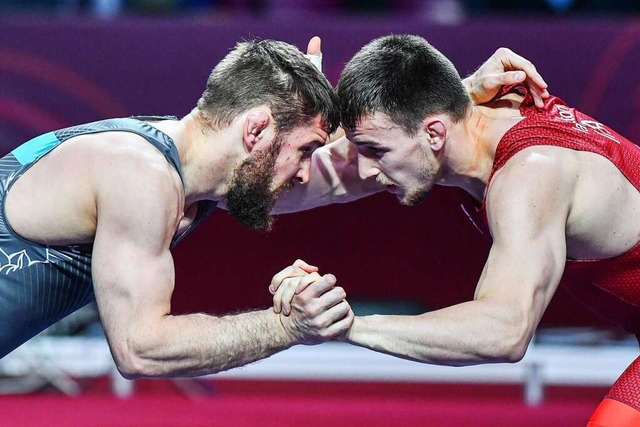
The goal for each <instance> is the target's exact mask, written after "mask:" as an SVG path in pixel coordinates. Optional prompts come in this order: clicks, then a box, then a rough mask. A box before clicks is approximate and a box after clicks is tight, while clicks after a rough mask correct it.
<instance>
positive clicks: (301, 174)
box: [295, 161, 311, 184]
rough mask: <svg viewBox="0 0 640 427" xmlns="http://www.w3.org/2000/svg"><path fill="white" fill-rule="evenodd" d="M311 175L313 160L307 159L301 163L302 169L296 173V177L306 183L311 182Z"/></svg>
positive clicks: (300, 181)
mask: <svg viewBox="0 0 640 427" xmlns="http://www.w3.org/2000/svg"><path fill="white" fill-rule="evenodd" d="M310 175H311V162H310V161H306V162H303V163H302V164H301V165H300V169H298V173H296V176H295V178H296V179H297V180H298V182H299V183H300V184H306V183H307V182H309V176H310Z"/></svg>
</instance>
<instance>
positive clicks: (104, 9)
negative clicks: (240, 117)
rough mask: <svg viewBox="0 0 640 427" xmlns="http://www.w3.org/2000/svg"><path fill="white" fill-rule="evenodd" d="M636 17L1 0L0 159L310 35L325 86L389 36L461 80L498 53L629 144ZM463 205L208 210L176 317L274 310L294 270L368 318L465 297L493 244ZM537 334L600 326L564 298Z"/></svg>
mask: <svg viewBox="0 0 640 427" xmlns="http://www.w3.org/2000/svg"><path fill="white" fill-rule="evenodd" d="M639 12H640V3H639V2H636V1H631V0H629V1H608V2H605V1H604V0H538V1H535V0H528V1H521V2H513V1H502V0H469V1H455V0H427V1H417V0H402V1H391V0H387V1H385V0H372V1H365V0H326V1H321V0H309V1H304V2H303V1H295V0H228V1H224V0H219V1H215V0H155V1H154V0H113V1H108V0H93V1H89V0H59V1H51V0H34V1H28V2H27V1H19V0H2V1H1V2H0V152H1V153H0V154H4V153H6V152H8V151H10V150H11V149H12V148H14V147H16V146H17V145H19V144H21V143H23V142H25V141H26V140H28V139H30V138H32V137H34V136H36V135H38V134H40V133H43V132H46V131H49V130H53V129H57V128H61V127H66V126H70V125H73V124H78V123H82V122H88V121H94V120H99V119H104V118H108V117H117V116H128V115H135V114H143V115H148V114H173V115H177V116H182V115H184V114H186V113H188V112H189V110H190V109H191V108H192V107H193V106H194V105H195V102H196V100H197V99H198V97H199V96H200V94H201V92H202V90H203V89H204V83H205V80H206V78H207V76H208V73H209V72H210V70H211V68H212V67H213V66H214V65H215V64H216V63H217V62H218V61H219V60H220V59H221V58H222V57H223V56H224V55H225V53H226V52H227V51H228V50H229V49H230V48H232V47H233V46H234V44H235V43H236V42H238V41H239V40H242V39H246V38H252V37H260V38H274V39H280V40H284V41H287V42H290V43H293V44H296V45H297V46H299V47H300V48H301V49H304V48H305V46H306V43H307V41H308V40H309V39H310V38H311V37H312V36H314V35H319V36H321V37H322V40H323V51H324V67H325V71H326V73H327V75H328V77H329V79H330V80H331V81H332V82H333V83H336V82H337V79H338V76H339V73H340V70H341V68H342V66H343V64H344V63H345V62H346V61H348V59H349V58H350V57H351V56H352V55H353V54H354V53H355V52H356V51H357V50H358V49H359V48H360V47H361V46H362V45H364V44H365V43H367V42H368V41H370V40H371V39H372V38H374V37H377V36H381V35H385V34H389V33H396V34H398V33H413V34H419V35H422V36H424V37H426V38H427V39H428V40H429V41H430V42H431V43H433V44H434V45H435V46H436V47H438V48H439V49H440V50H441V51H442V52H443V53H444V54H446V55H447V56H448V57H449V58H451V60H452V61H453V62H454V63H455V64H456V66H457V67H458V69H459V71H460V73H461V74H462V75H467V74H469V73H470V72H472V71H473V70H474V69H475V68H476V67H477V66H479V64H480V63H481V62H483V61H484V60H485V59H486V58H488V57H489V56H490V55H491V54H492V53H493V52H494V51H495V49H496V48H498V47H500V46H507V47H510V48H512V49H513V50H515V51H516V52H518V53H520V54H521V55H523V56H525V57H527V58H528V59H530V60H531V61H532V62H533V63H534V64H536V66H537V67H538V69H539V70H540V71H541V73H542V74H543V76H544V77H545V79H546V81H547V82H548V83H549V84H550V91H551V92H552V93H553V94H556V95H558V96H560V97H561V98H563V99H564V100H565V101H567V102H568V103H569V104H570V105H572V106H574V107H576V108H578V109H580V110H582V111H584V112H586V113H587V114H589V115H592V116H594V117H595V118H597V119H598V120H600V121H602V122H604V123H607V124H609V125H611V126H613V127H614V128H615V129H616V130H618V131H619V132H620V133H622V134H623V135H625V136H627V137H628V138H630V139H631V140H632V141H635V142H638V141H640V79H639V76H640V21H639V20H638V16H639V15H638V13H639ZM150 191H153V189H150ZM465 200H466V196H465V195H464V194H463V193H462V192H459V191H457V190H453V189H436V190H435V191H434V192H433V195H432V196H431V197H430V198H429V199H428V200H427V201H426V202H425V203H424V204H423V205H422V206H420V207H416V208H406V207H402V206H400V205H399V204H398V203H397V202H396V200H395V197H394V196H392V195H388V194H379V195H376V196H374V197H370V198H368V199H365V200H361V201H359V202H356V203H352V204H349V205H340V206H330V207H325V208H320V209H316V210H314V211H310V212H304V213H299V214H293V215H285V216H281V217H280V218H279V219H278V221H277V223H276V227H275V230H274V231H273V232H272V233H270V234H266V235H265V234H257V233H255V232H252V231H249V230H246V229H244V228H243V227H242V226H240V225H239V224H237V223H236V222H235V221H234V220H232V219H231V218H229V217H228V216H227V214H226V213H225V212H223V211H217V212H215V213H214V214H213V215H212V217H211V218H210V219H209V220H208V221H207V222H206V223H205V224H204V225H202V226H201V227H200V229H199V230H197V231H196V232H194V233H193V234H192V235H191V236H190V237H188V238H187V239H186V240H185V241H184V242H183V243H182V244H181V246H180V247H179V248H178V249H177V250H176V251H175V259H176V265H177V268H176V274H177V279H176V290H175V293H174V301H173V309H174V311H175V312H176V313H180V312H190V311H206V312H210V313H225V312H230V311H238V310H245V309H249V308H256V307H265V306H269V305H270V294H269V293H268V291H267V286H268V284H269V281H270V279H271V277H272V275H273V274H275V273H276V272H278V271H279V270H280V269H282V268H284V267H285V266H287V265H289V264H291V263H292V262H293V261H294V260H295V259H296V258H303V259H305V260H307V261H308V262H310V263H314V264H316V265H318V266H319V267H320V268H321V271H322V272H331V273H334V274H335V275H336V276H337V277H338V280H339V283H340V284H341V285H342V286H343V287H344V288H345V289H346V290H347V293H348V296H349V298H350V300H351V301H352V302H353V304H354V305H355V306H356V308H357V309H359V310H363V311H364V310H368V309H370V308H371V307H372V304H371V303H373V306H374V307H377V309H378V310H383V311H394V310H395V311H397V312H414V311H418V310H422V309H433V308H438V307H442V306H445V305H450V304H453V303H457V302H461V301H464V300H468V299H471V298H472V296H473V290H474V287H475V284H476V281H477V278H478V277H479V275H480V271H481V269H482V265H483V263H484V260H485V257H486V255H487V250H488V247H489V242H488V241H487V240H485V239H484V238H483V237H482V236H481V235H480V234H479V233H478V232H477V231H476V230H475V228H474V227H473V225H472V224H471V223H470V222H469V221H468V219H467V218H466V216H465V215H464V214H463V212H462V210H461V209H460V207H459V205H460V203H462V202H463V201H465ZM543 325H545V326H555V325H601V323H600V321H599V320H598V319H596V318H595V317H594V316H592V315H591V314H590V313H589V312H587V311H586V310H585V309H583V308H582V307H581V306H580V305H579V304H578V303H576V302H574V301H573V300H572V299H571V298H570V297H569V296H568V295H566V294H565V293H564V292H563V291H562V290H561V291H559V293H558V295H557V296H556V298H555V299H554V302H553V303H552V304H551V307H550V308H549V310H548V312H547V314H546V315H545V318H544V320H543Z"/></svg>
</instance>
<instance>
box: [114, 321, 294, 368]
mask: <svg viewBox="0 0 640 427" xmlns="http://www.w3.org/2000/svg"><path fill="white" fill-rule="evenodd" d="M127 341H128V348H127V349H126V350H127V351H124V352H123V351H122V350H123V349H121V348H120V351H118V352H117V353H118V354H119V355H120V356H121V357H116V362H118V359H120V361H119V362H120V363H118V368H119V370H120V371H121V372H122V374H123V375H125V376H126V377H128V378H136V377H177V376H197V375H205V374H212V373H216V372H219V371H223V370H226V369H231V368H234V367H238V366H242V365H246V364H248V363H251V362H254V361H256V360H260V359H263V358H265V357H268V356H270V355H272V354H274V353H276V352H278V351H281V350H284V349H286V348H289V347H291V346H293V345H294V344H296V342H295V339H294V338H293V337H292V336H291V334H289V333H287V331H286V329H285V328H284V327H283V325H282V323H281V322H280V319H279V316H278V315H277V314H275V313H274V312H273V310H272V309H268V310H261V311H253V312H247V313H241V314H235V315H228V316H223V317H215V316H210V315H206V314H189V315H182V316H165V317H164V318H163V319H162V320H161V321H160V322H155V323H148V324H147V325H146V326H144V325H138V330H137V331H135V332H132V333H131V334H130V337H129V339H128V340H127ZM115 344H116V347H117V342H116V343H115ZM113 347H114V346H113V345H112V349H114V348H113ZM114 355H116V354H114Z"/></svg>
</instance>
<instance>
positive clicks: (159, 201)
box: [92, 160, 350, 378]
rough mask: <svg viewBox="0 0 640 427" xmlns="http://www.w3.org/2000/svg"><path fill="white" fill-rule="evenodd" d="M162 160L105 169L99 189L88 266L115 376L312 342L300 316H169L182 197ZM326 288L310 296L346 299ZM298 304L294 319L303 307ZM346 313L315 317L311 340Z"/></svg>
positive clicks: (200, 368) (164, 371)
mask: <svg viewBox="0 0 640 427" xmlns="http://www.w3.org/2000/svg"><path fill="white" fill-rule="evenodd" d="M162 161H163V162H164V163H165V164H164V165H156V166H157V167H155V168H154V167H143V166H140V165H138V164H136V162H135V161H131V162H130V163H127V164H126V165H125V166H124V167H122V166H120V167H118V168H112V170H109V169H108V168H106V169H105V171H104V174H101V178H100V183H99V184H98V185H97V188H98V190H97V194H98V197H97V202H96V204H97V211H98V226H97V232H96V238H95V242H94V251H93V264H92V272H93V279H94V288H95V294H96V300H97V303H98V307H99V311H100V316H101V319H102V322H103V325H104V328H105V332H106V335H107V339H108V341H109V345H110V348H111V350H112V354H113V356H114V359H115V361H116V364H117V366H118V369H119V370H120V372H121V373H122V374H123V375H124V376H126V377H129V378H132V377H139V376H152V377H157V376H192V375H201V374H207V373H214V372H217V371H221V370H224V369H229V368H232V367H235V366H240V365H244V364H246V363H249V362H253V361H255V360H258V359H261V358H264V357H267V356H269V355H271V354H273V353H275V352H277V351H279V350H283V349H285V348H288V347H291V346H292V345H295V344H299V343H309V342H310V341H313V339H312V337H311V336H310V335H309V334H303V333H301V332H300V330H299V329H300V328H298V325H297V323H296V322H297V321H298V320H300V316H299V317H298V320H296V319H292V320H289V319H284V318H283V316H280V315H277V314H275V313H274V312H273V310H271V309H268V310H262V311H254V312H248V313H243V314H238V315H229V316H223V317H216V316H210V315H206V314H190V315H181V316H174V315H171V307H170V300H171V294H172V291H173V287H174V268H173V261H172V257H171V253H170V251H169V244H170V241H171V237H172V235H173V234H174V231H175V227H176V224H177V223H178V220H179V219H180V217H181V211H182V206H181V202H180V201H181V197H182V196H181V189H180V185H179V180H178V179H177V176H172V175H171V173H169V172H167V170H166V168H168V165H166V161H164V160H162ZM160 163H162V162H160ZM125 168H126V169H125ZM114 169H116V170H114ZM122 182H126V183H127V185H126V186H123V185H121V184H122ZM150 189H153V191H150ZM214 285H216V284H214ZM217 285H219V286H222V285H224V284H217ZM331 285H332V284H331V283H326V281H325V282H322V281H321V285H319V287H316V290H315V291H314V292H315V293H314V294H313V296H311V294H310V295H308V297H309V299H316V301H315V302H318V304H316V305H317V306H320V308H321V309H325V310H329V309H330V308H332V307H333V306H335V305H336V304H338V303H339V302H340V301H341V300H342V299H343V298H344V295H332V294H331V293H330V292H327V290H328V289H329V288H331ZM334 293H335V292H334ZM320 296H321V298H324V300H323V301H320ZM333 300H335V301H333ZM299 302H300V300H299ZM300 307H302V308H300ZM345 307H346V308H345ZM298 308H300V310H298V314H299V315H300V314H301V313H300V311H301V310H303V309H304V306H303V303H301V305H299V306H298ZM345 310H347V311H349V308H348V305H346V303H345V304H343V305H342V306H341V307H340V309H335V310H334V311H337V312H333V315H334V316H335V317H334V318H329V319H327V318H325V319H323V323H322V325H321V326H319V327H318V328H317V332H318V335H322V336H321V337H319V338H318V341H321V340H324V339H328V338H330V337H331V336H332V335H333V334H335V333H338V332H342V331H343V330H344V329H346V328H347V327H348V325H349V324H350V321H349V322H347V323H348V324H347V323H345V324H343V325H337V326H336V325H333V323H334V320H337V319H340V318H343V317H344V316H345Z"/></svg>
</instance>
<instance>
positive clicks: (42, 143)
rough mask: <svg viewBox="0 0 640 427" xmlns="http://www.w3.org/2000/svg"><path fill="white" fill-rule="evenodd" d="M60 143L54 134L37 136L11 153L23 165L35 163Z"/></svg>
mask: <svg viewBox="0 0 640 427" xmlns="http://www.w3.org/2000/svg"><path fill="white" fill-rule="evenodd" d="M59 143H60V140H59V139H58V137H56V134H55V133H54V132H49V133H45V134H44V135H40V136H37V137H35V138H33V139H31V140H29V141H27V142H25V143H24V144H22V145H21V146H19V147H18V148H16V149H15V150H13V151H12V152H11V154H13V156H14V157H15V158H16V159H17V160H18V161H19V162H20V164H22V165H26V164H27V163H29V162H32V161H34V160H35V159H37V158H38V157H40V156H41V155H43V154H45V153H47V152H48V151H49V150H51V149H52V148H53V147H55V146H56V145H57V144H59Z"/></svg>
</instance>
